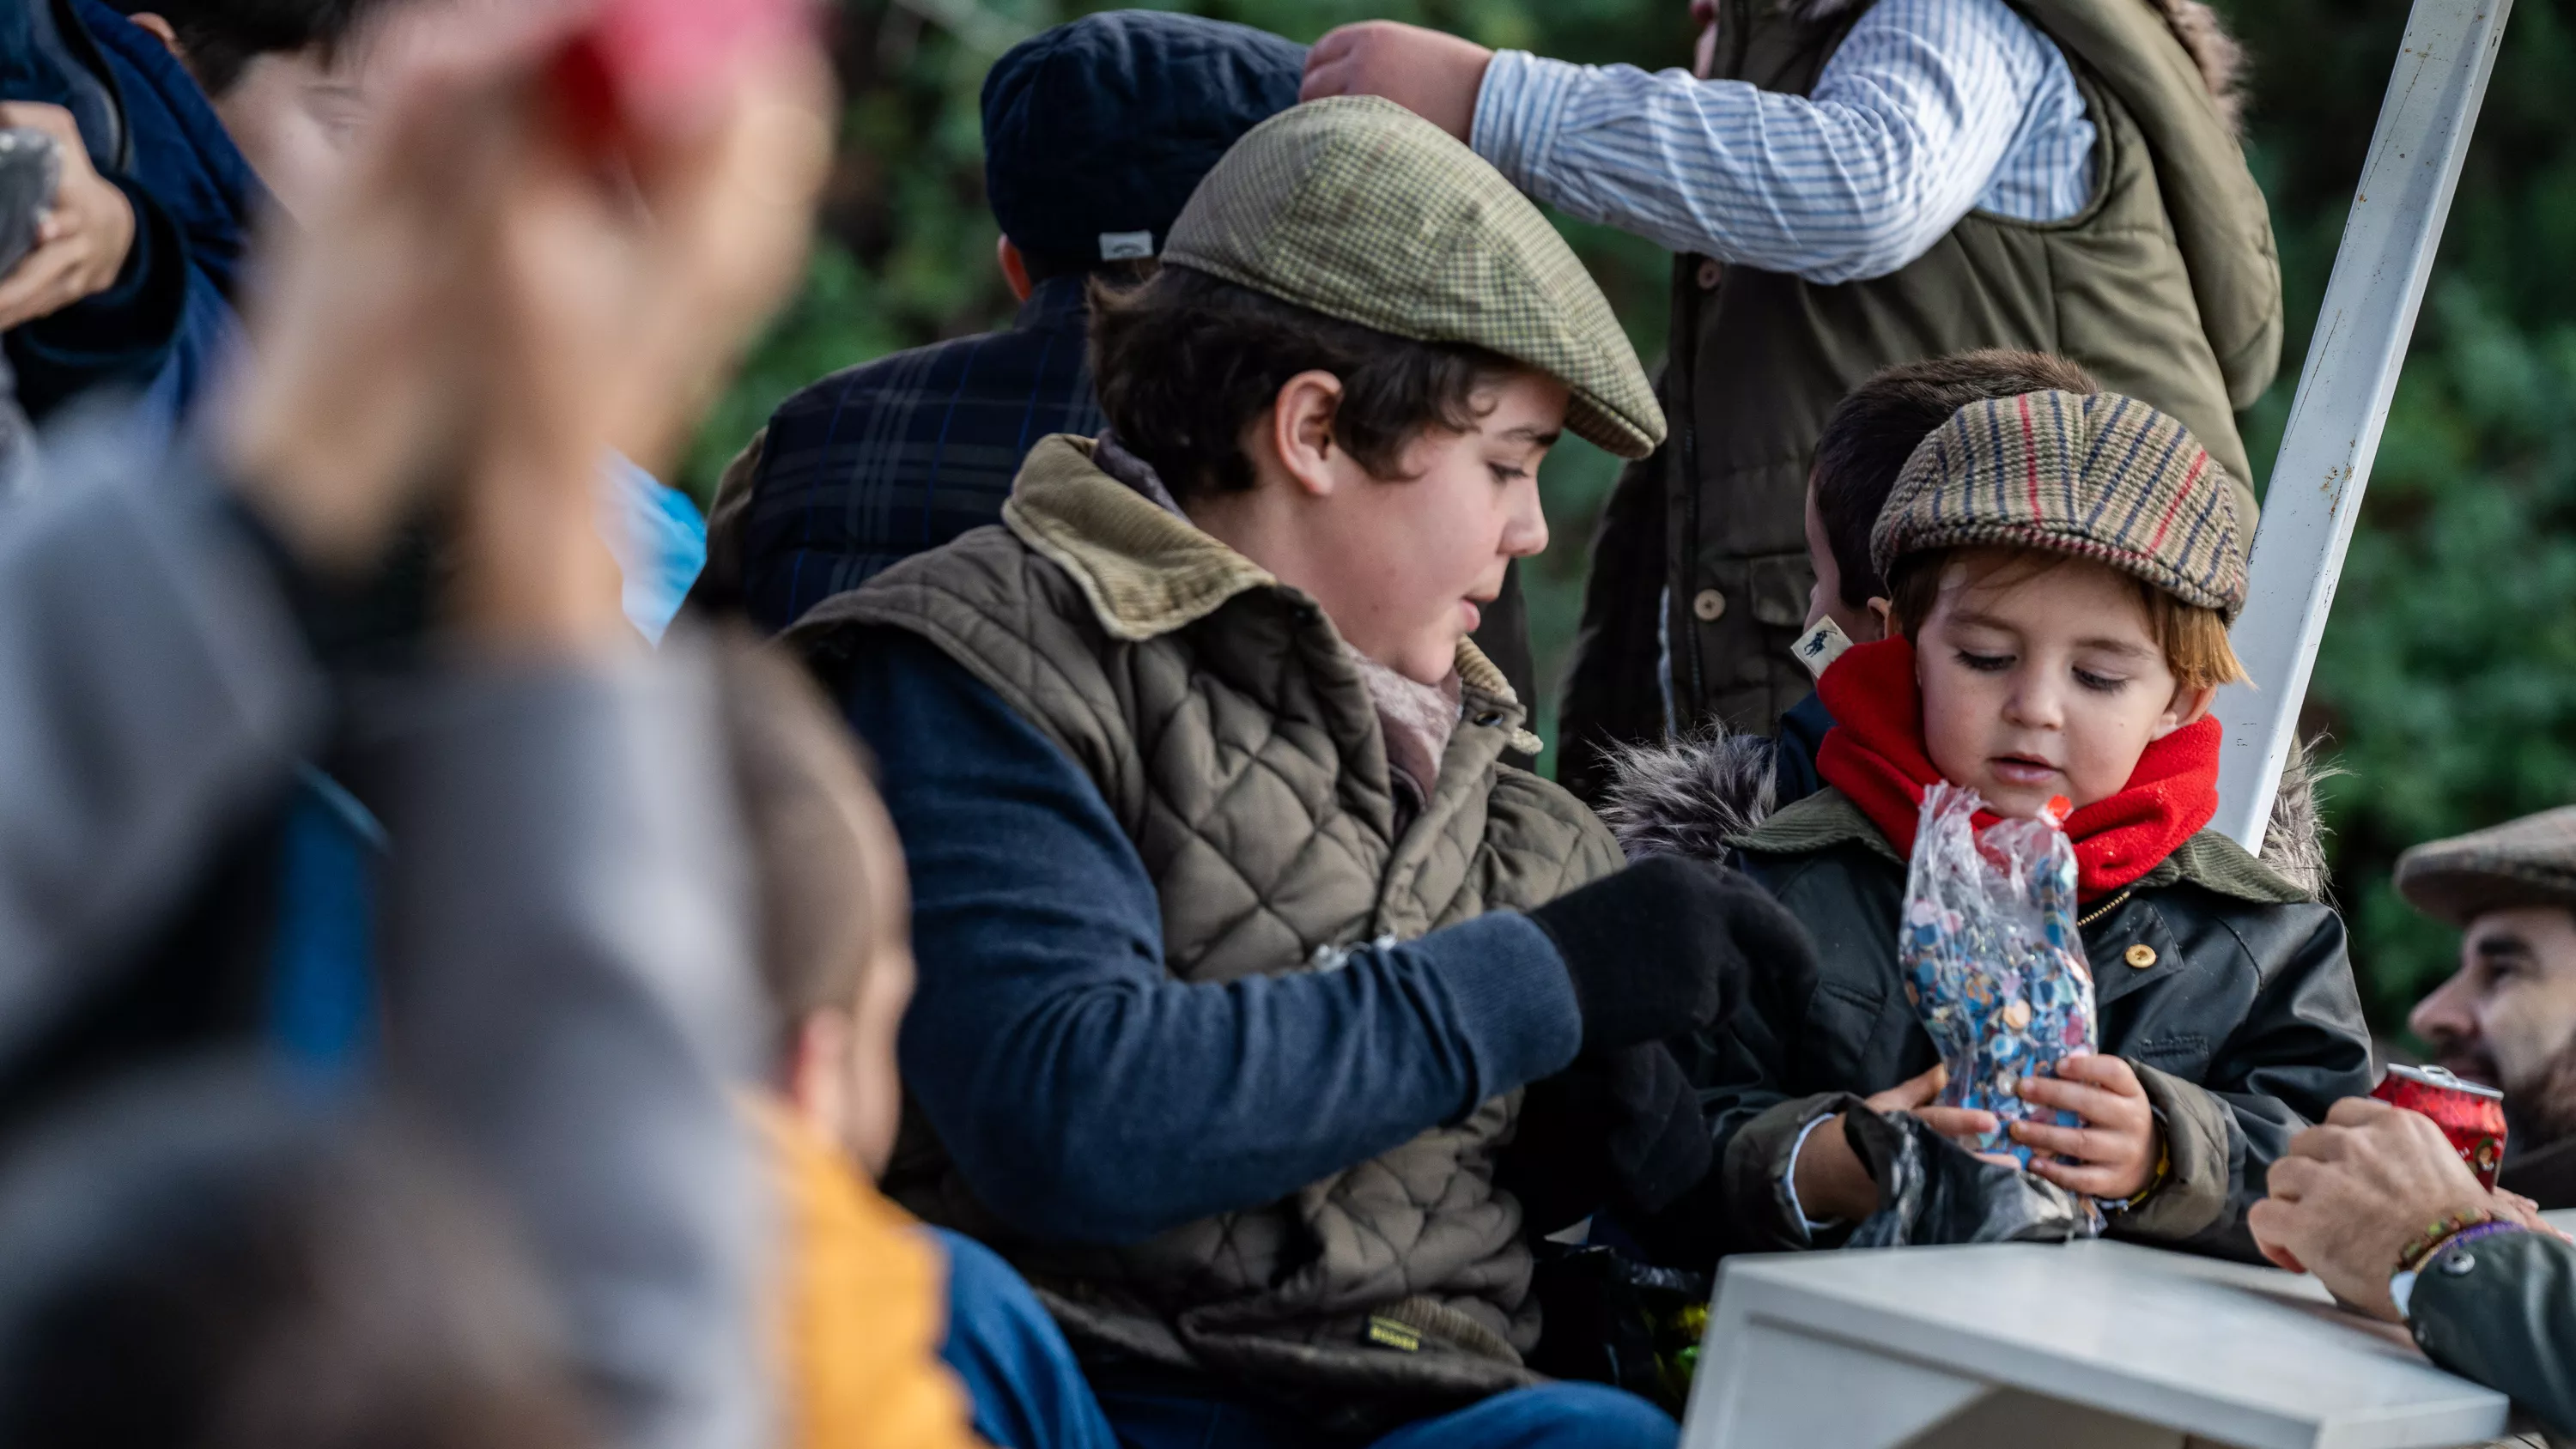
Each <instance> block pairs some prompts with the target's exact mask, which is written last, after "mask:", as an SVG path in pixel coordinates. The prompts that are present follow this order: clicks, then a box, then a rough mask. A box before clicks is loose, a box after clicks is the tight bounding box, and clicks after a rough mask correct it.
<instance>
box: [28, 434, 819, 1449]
mask: <svg viewBox="0 0 2576 1449" xmlns="http://www.w3.org/2000/svg"><path fill="white" fill-rule="evenodd" d="M252 539H253V534H252V532H251V531H250V530H249V529H248V528H246V527H244V526H243V525H242V523H241V522H240V519H239V515H238V514H237V513H236V512H235V511H234V507H233V505H232V504H231V503H230V502H229V501H228V499H227V497H226V495H225V494H224V493H223V492H222V491H221V490H219V489H217V488H215V487H212V486H210V485H209V484H207V483H206V482H205V481H204V480H203V479H201V478H196V477H158V476H154V470H151V469H144V468H126V469H123V470H118V469H114V468H109V469H106V470H103V476H102V477H101V478H99V479H97V480H95V481H68V482H67V481H64V480H59V479H58V480H56V481H55V482H54V483H53V484H51V485H49V488H48V490H47V492H46V493H45V494H43V495H41V496H39V497H37V498H36V499H33V500H31V501H30V502H28V503H27V504H26V505H25V506H24V508H23V510H22V511H19V512H16V513H14V514H11V515H9V516H8V517H6V519H5V520H0V1063H5V1062H7V1061H9V1060H11V1059H12V1058H14V1057H16V1056H17V1055H19V1054H21V1053H24V1052H26V1051H29V1050H30V1049H31V1048H32V1047H33V1046H34V1045H35V1044H36V1043H38V1042H39V1041H41V1039H42V1038H43V1036H44V1035H45V1033H46V1032H47V1031H48V1030H49V1029H50V1028H51V1027H53V1026H54V1025H55V1024H57V1023H59V1022H60V1021H62V1020H63V1019H64V1018H65V1017H66V1016H68V1015H69V1014H70V1013H71V1012H72V1011H74V1010H75V1009H77V1008H78V1007H79V1006H80V1005H81V1004H83V1003H84V1002H87V1001H93V1000H95V999H96V998H97V997H98V996H99V995H100V994H101V993H104V992H107V991H109V990H111V989H112V988H113V987H114V986H115V985H116V973H117V970H118V968H119V966H120V964H121V963H123V962H124V961H126V960H127V959H129V958H130V957H131V955H132V954H133V950H134V947H135V946H136V945H137V943H138V942H139V941H140V940H141V939H142V938H143V937H144V936H145V935H146V934H147V933H149V932H150V931H151V930H152V929H153V928H154V926H155V925H157V924H159V923H160V920H161V918H162V917H163V916H164V915H165V914H166V913H167V912H168V911H169V910H170V909H171V908H172V907H173V905H174V904H175V903H176V902H177V901H178V900H179V899H181V897H182V896H183V895H184V894H185V893H186V892H187V891H188V890H189V888H190V887H191V885H192V884H193V883H194V882H195V881H196V880H197V879H199V878H201V877H202V875H203V873H204V872H205V870H206V869H207V868H208V866H209V864H210V861H209V859H208V857H209V856H210V854H212V853H215V852H216V850H217V847H218V846H219V845H220V844H221V843H222V842H223V841H224V840H225V839H226V837H227V835H228V833H229V832H230V831H231V830H232V829H233V828H235V827H237V826H238V825H239V823H240V821H241V819H242V818H243V817H244V815H245V814H248V813H251V812H255V811H257V810H259V809H261V808H263V806H265V805H267V804H268V803H270V802H273V801H274V800H275V799H276V798H277V797H278V796H279V795H280V794H281V793H282V792H283V791H284V790H285V789H286V786H287V782H288V778H289V772H290V770H291V769H292V766H293V762H294V761H295V760H297V759H298V758H301V757H303V756H305V755H306V754H308V753H309V752H310V751H311V750H312V749H313V748H314V747H315V745H316V744H317V743H318V741H319V738H320V736H321V734H322V731H323V726H324V720H325V715H326V706H327V705H328V704H329V703H330V701H329V699H328V696H327V692H326V688H325V685H324V682H323V680H322V679H321V677H320V675H319V673H318V671H317V670H316V668H315V666H314V664H313V662H312V660H311V657H310V655H309V653H308V652H307V650H306V647H305V645H304V642H303V640H302V637H301V635H300V633H299V631H298V629H297V627H296V625H295V622H294V620H293V619H292V618H291V616H290V614H289V612H288V609H287V607H286V604H285V602H284V599H283V594H282V591H281V588H280V581H279V579H278V577H277V575H276V573H275V570H274V569H273V568H272V566H271V565H270V564H269V562H268V561H267V560H266V559H265V558H263V556H262V552H261V550H260V549H259V548H257V547H255V546H254V544H253V542H252ZM712 690H713V685H712V680H711V676H710V675H709V673H708V672H707V670H706V669H705V668H704V667H703V663H702V661H701V660H700V659H699V658H697V657H696V656H695V653H694V651H689V650H686V649H682V650H678V651H674V652H671V653H666V654H663V655H659V656H651V655H642V654H639V655H638V656H636V657H635V658H634V659H633V660H631V661H620V662H618V663H617V664H615V665H613V666H606V667H572V666H558V667H548V666H543V665H535V664H531V665H528V666H526V667H522V668H516V669H510V668H501V667H491V668H478V667H471V666H459V667H452V668H447V669H442V670H438V671H435V672H430V673H425V674H423V675H422V676H420V677H418V678H416V679H412V680H408V681H405V682H402V683H399V684H392V685H388V686H386V687H385V688H384V689H383V690H382V691H381V692H371V693H361V694H357V695H354V696H353V697H351V698H349V699H347V700H345V701H342V702H340V705H341V716H340V717H341V719H342V720H343V722H344V729H345V731H346V734H347V736H348V737H350V738H353V739H354V740H355V741H356V743H357V747H358V749H359V750H360V752H361V753H363V754H364V755H366V756H367V757H368V758H369V759H370V760H371V762H372V763H373V764H374V765H375V766H376V767H377V771H378V776H379V778H381V779H383V780H384V781H385V782H386V786H387V788H386V790H385V792H384V803H385V806H386V808H385V814H386V816H387V819H388V824H389V825H390V826H391V827H392V829H393V831H394V833H395V835H396V837H397V839H398V840H399V841H400V844H401V851H400V855H399V857H398V860H397V863H396V865H395V867H394V869H393V871H392V873H391V876H390V878H389V880H388V882H387V897H388V902H387V912H386V918H385V921H386V924H385V932H384V934H385V940H384V953H385V959H386V962H387V967H386V981H385V995H386V999H387V1002H388V1011H387V1016H386V1054H385V1061H386V1072H385V1079H386V1083H387V1086H388V1088H389V1090H390V1091H391V1092H392V1093H393V1094H394V1095H396V1096H397V1097H399V1098H401V1099H402V1100H403V1101H404V1103H405V1105H407V1106H408V1107H409V1108H411V1109H412V1111H413V1114H414V1115H415V1116H417V1117H419V1118H421V1119H423V1120H426V1121H428V1122H430V1123H432V1124H434V1125H437V1126H440V1127H443V1128H444V1129H445V1130H446V1131H447V1132H448V1133H449V1135H450V1136H451V1138H452V1140H453V1143H454V1145H455V1146H456V1147H457V1148H458V1149H459V1150H460V1151H461V1153H462V1155H463V1156H464V1157H465V1158H466V1160H467V1161H469V1162H470V1163H472V1164H474V1165H476V1166H478V1167H479V1168H480V1169H481V1170H482V1172H483V1174H484V1176H485V1178H486V1179H487V1181H488V1182H489V1183H490V1184H491V1185H492V1186H493V1187H495V1188H496V1189H497V1190H498V1192H499V1194H500V1196H501V1197H502V1198H503V1199H504V1200H505V1201H506V1202H507V1204H508V1205H509V1206H510V1207H511V1208H512V1209H513V1211H514V1213H515V1216H516V1219H517V1223H518V1226H519V1228H520V1230H521V1232H522V1233H523V1235H524V1237H525V1239H526V1241H527V1244H528V1246H529V1247H530V1248H531V1249H532V1251H533V1253H534V1255H535V1258H536V1261H537V1262H538V1263H539V1264H540V1265H541V1266H542V1268H543V1270H544V1271H545V1273H546V1275H547V1276H548V1278H549V1280H550V1282H551V1286H552V1287H553V1289H554V1297H555V1301H556V1304H557V1305H558V1308H559V1310H560V1311H561V1313H562V1314H563V1316H564V1319H565V1325H564V1326H565V1328H566V1329H567V1331H568V1337H569V1340H570V1342H571V1344H572V1346H573V1352H574V1354H575V1358H576V1367H577V1369H578V1370H579V1371H580V1372H581V1373H582V1374H583V1375H584V1378H585V1381H586V1383H587V1385H588V1387H589V1388H590V1390H591V1392H592V1394H593V1396H594V1399H595V1401H596V1403H597V1404H598V1406H599V1409H600V1411H601V1417H602V1422H603V1424H604V1425H605V1426H607V1427H608V1428H609V1429H610V1430H611V1432H612V1434H613V1437H614V1441H615V1442H617V1443H620V1444H623V1445H631V1446H639V1449H664V1446H669V1449H680V1446H684V1445H685V1446H688V1449H709V1446H725V1449H732V1446H749V1445H752V1444H754V1443H756V1442H761V1441H763V1440H764V1439H765V1438H766V1432H767V1429H768V1422H767V1411H766V1402H765V1397H764V1392H763V1385H762V1378H761V1372H760V1364H759V1362H758V1359H757V1355H758V1352H759V1344H760V1342H761V1334H760V1332H759V1327H760V1325H759V1319H758V1314H757V1311H756V1305H755V1303H754V1301H753V1300H754V1295H755V1292H756V1288H757V1283H758V1279H759V1276H760V1273H761V1270H762V1267H763V1265H762V1264H761V1262H760V1261H759V1260H758V1253H757V1244H758V1242H759V1239H760V1237H761V1235H762V1232H763V1229H764V1228H765V1227H766V1223H765V1221H764V1219H763V1216H762V1213H763V1204H762V1199H761V1196H760V1193H759V1186H758V1180H757V1178H756V1175H755V1172H754V1168H753V1164H752V1161H751V1158H750V1157H749V1150H748V1147H747V1145H746V1144H745V1143H744V1142H743V1141H742V1140H741V1139H740V1135H739V1132H738V1129H737V1126H736V1124H735V1122H734V1120H733V1117H732V1115H731V1113H730V1111H729V1108H728V1102H727V1098H726V1084H727V1081H728V1079H729V1078H731V1077H734V1076H736V1075H738V1074H739V1072H740V1071H741V1070H742V1068H743V1067H744V1066H745V1065H746V1064H747V1063H748V1060H749V1053H750V1050H751V1045H752V1042H753V1040H754V1036H753V1032H752V1022H753V1019H754V1018H753V1007H752V998H751V996H750V991H751V985H750V977H749V961H750V956H749V950H750V948H749V935H748V930H747V925H746V922H745V921H744V919H743V909H744V907H743V904H742V903H743V892H742V891H741V890H740V889H739V888H738V884H737V882H736V879H735V876H734V871H735V870H736V868H737V867H736V866H735V865H734V862H735V861H736V860H738V859H739V855H738V852H735V851H734V850H732V849H731V848H730V845H731V842H732V839H733V829H732V825H733V822H732V819H731V795H730V790H729V786H728V783H727V780H726V778H725V776H724V774H723V768H724V767H723V759H724V751H722V750H721V749H719V748H716V746H715V742H716V740H717V738H718V736H717V734H716V730H717V720H716V715H715V711H714V699H713V693H712Z"/></svg>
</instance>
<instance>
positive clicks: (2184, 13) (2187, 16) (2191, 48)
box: [2155, 0, 2245, 140]
mask: <svg viewBox="0 0 2576 1449" xmlns="http://www.w3.org/2000/svg"><path fill="white" fill-rule="evenodd" d="M2155 5H2156V9H2157V10H2159V11H2161V12H2163V14H2164V17H2165V28H2166V29H2167V30H2170V31H2172V32H2173V37H2174V39H2176V40H2179V41H2181V42H2182V48H2183V51H2184V53H2185V54H2187V55H2189V56H2190V57H2191V63H2192V64H2193V65H2195V66H2198V67H2199V68H2200V83H2201V84H2202V85H2204V86H2207V87H2208V88H2209V98H2210V99H2211V100H2212V101H2215V102H2216V103H2217V104H2218V119H2219V120H2221V121H2224V122H2225V123H2226V124H2227V134H2229V135H2231V136H2234V137H2236V138H2237V139H2239V140H2242V139H2244V136H2245V47H2244V46H2241V45H2239V44H2237V43H2236V37H2235V36H2234V35H2231V34H2229V33H2228V30H2227V22H2226V21H2225V20H2222V19H2220V18H2219V14H2218V12H2217V11H2215V10H2212V9H2210V8H2209V7H2208V6H2207V5H2205V4H2203V3H2202V0H2155Z"/></svg>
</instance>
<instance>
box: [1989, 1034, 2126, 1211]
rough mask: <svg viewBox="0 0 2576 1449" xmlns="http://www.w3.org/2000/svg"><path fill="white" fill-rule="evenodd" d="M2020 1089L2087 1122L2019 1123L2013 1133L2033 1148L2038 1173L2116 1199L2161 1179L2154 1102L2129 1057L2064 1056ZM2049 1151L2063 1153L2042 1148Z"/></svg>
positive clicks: (2023, 1095)
mask: <svg viewBox="0 0 2576 1449" xmlns="http://www.w3.org/2000/svg"><path fill="white" fill-rule="evenodd" d="M2020 1095H2021V1099H2022V1100H2023V1101H2025V1102H2029V1103H2031V1104H2032V1105H2034V1106H2039V1107H2048V1108H2053V1109H2055V1110H2058V1111H2061V1112H2072V1113H2074V1114H2075V1115H2076V1117H2077V1118H2079V1119H2080V1120H2081V1121H2082V1124H2083V1125H2081V1126H2078V1127H2060V1126H2057V1125H2056V1124H2054V1123H2049V1122H2038V1121H2030V1120H2024V1121H2020V1122H2016V1123H2014V1124H2013V1127H2012V1138H2013V1140H2014V1141H2015V1142H2018V1143H2020V1144H2022V1145H2023V1146H2025V1147H2029V1148H2032V1149H2034V1155H2033V1156H2032V1158H2031V1161H2030V1170H2031V1171H2032V1172H2033V1173H2035V1174H2037V1175H2038V1176H2040V1177H2043V1178H2045V1179H2047V1180H2048V1181H2050V1182H2053V1183H2055V1184H2057V1185H2058V1186H2059V1187H2062V1188H2065V1189H2066V1190H2067V1191H2069V1192H2080V1193H2084V1194H2087V1195H2089V1196H2092V1197H2098V1198H2104V1199H2108V1200H2110V1201H2114V1202H2116V1201H2120V1200H2123V1199H2127V1198H2132V1197H2135V1196H2137V1195H2138V1194H2139V1193H2141V1192H2144V1191H2146V1190H2147V1188H2148V1187H2149V1186H2150V1185H2151V1184H2152V1183H2153V1182H2154V1181H2155V1173H2156V1155H2157V1151H2158V1146H2159V1144H2158V1141H2157V1136H2156V1132H2157V1129H2156V1114H2155V1109H2154V1108H2153V1107H2152V1106H2150V1105H2149V1104H2148V1102H2147V1089H2146V1088H2145V1087H2144V1086H2142V1085H2140V1084H2139V1082H2138V1073H2137V1069H2136V1068H2134V1067H2132V1066H2130V1065H2129V1064H2128V1062H2126V1061H2125V1060H2123V1059H2121V1058H2119V1057H2113V1056H2103V1055H2101V1054H2099V1053H2087V1054H2086V1055H2083V1056H2073V1057H2066V1058H2062V1059H2061V1060H2060V1061H2059V1062H2058V1063H2057V1072H2056V1075H2055V1076H2048V1077H2024V1078H2022V1079H2021V1083H2020ZM2043 1152H2044V1153H2053V1154H2055V1155H2056V1156H2057V1157H2058V1158H2060V1159H2063V1160H2062V1161H2051V1160H2050V1159H2048V1158H2045V1157H2041V1156H2038V1155H2037V1154H2038V1153H2043Z"/></svg>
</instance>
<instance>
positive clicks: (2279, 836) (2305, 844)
mask: <svg viewBox="0 0 2576 1449" xmlns="http://www.w3.org/2000/svg"><path fill="white" fill-rule="evenodd" d="M2324 748H2325V741H2323V740H2322V739H2317V740H2303V741H2301V742H2300V743H2299V744H2298V746H2297V747H2296V748H2294V749H2292V750H2291V751H2290V758H2289V759H2288V761H2287V762H2285V763H2284V764H2283V765H2282V766H2281V788H2280V790H2279V792H2278V793H2276V794H2274V795H2273V796H2272V819H2271V822H2270V823H2269V824H2267V825H2265V826H2264V827H2263V851H2262V855H2261V857H2260V859H2261V860H2262V862H2263V863H2264V864H2265V865H2268V866H2270V867H2271V868H2272V869H2273V870H2274V871H2276V872H2278V873H2279V874H2280V876H2281V878H2282V879H2284V880H2287V881H2288V882H2289V883H2290V884H2292V885H2294V886H2297V887H2299V888H2300V889H2301V890H2304V891H2306V892H2307V893H2308V895H2309V897H2310V899H2313V900H2319V901H2323V900H2326V894H2327V887H2328V886H2329V885H2330V884H2332V877H2333V874H2334V873H2333V870H2332V869H2331V868H2330V867H2329V866H2328V865H2327V863H2326V827H2325V821H2324V819H2323V817H2321V816H2320V815H2319V813H2318V811H2317V786H2319V785H2321V784H2323V783H2325V782H2326V781H2328V780H2331V779H2333V778H2334V777H2335V776H2337V775H2341V774H2344V773H2345V771H2344V770H2342V769H2341V768H2339V767H2337V766H2334V765H2330V764H2327V763H2325V762H2324V761H2323V760H2321V759H2319V758H2318V756H2319V755H2321V754H2322V753H2323V752H2324ZM2329 904H2331V902H2329Z"/></svg>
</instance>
